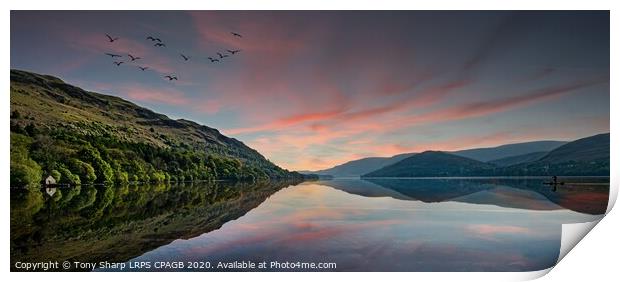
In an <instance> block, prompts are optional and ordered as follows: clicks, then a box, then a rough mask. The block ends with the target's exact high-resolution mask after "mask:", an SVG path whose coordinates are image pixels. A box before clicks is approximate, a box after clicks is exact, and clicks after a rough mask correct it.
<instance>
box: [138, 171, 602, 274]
mask: <svg viewBox="0 0 620 282" xmlns="http://www.w3.org/2000/svg"><path fill="white" fill-rule="evenodd" d="M353 184H354V182H353ZM545 201H546V202H545ZM481 203H482V204H481ZM509 203H510V205H509ZM517 207H519V208H517ZM550 207H552V208H551V210H549V208H550ZM594 217H596V216H591V215H585V214H580V213H577V212H574V211H570V210H566V209H564V208H562V207H560V206H557V205H555V204H553V203H551V202H550V201H549V200H548V199H546V198H545V197H542V196H540V195H538V194H535V193H533V192H531V191H521V190H513V189H509V188H506V187H501V186H498V187H497V188H492V189H485V190H484V191H481V192H477V193H474V194H470V195H468V196H466V197H462V198H458V199H456V200H455V201H447V202H438V203H424V202H420V201H415V200H397V199H393V198H391V197H371V198H369V197H364V196H360V195H355V194H349V193H347V192H344V191H340V190H336V189H333V188H331V187H328V186H324V185H315V184H304V185H300V186H295V187H289V188H287V189H283V190H281V191H279V192H278V193H276V194H274V195H273V196H271V197H270V198H269V199H268V200H267V201H265V202H264V203H263V204H262V205H260V206H259V207H258V208H256V209H254V210H252V211H250V212H249V213H248V214H246V215H245V216H244V217H242V218H240V219H238V220H236V221H232V222H229V223H227V224H225V225H224V226H223V227H222V228H221V229H219V230H216V231H213V232H210V233H207V234H203V235H202V236H200V237H197V238H194V239H190V240H187V241H175V242H173V243H172V244H170V245H168V246H164V247H161V248H159V249H157V250H155V251H153V252H151V253H147V254H145V255H144V256H143V257H142V258H141V259H149V258H153V257H159V258H164V259H169V258H171V257H182V258H187V259H196V260H204V259H210V260H221V261H233V260H294V261H297V260H300V261H330V262H336V263H338V270H351V271H372V270H401V271H441V270H443V271H484V270H494V271H518V270H539V269H544V268H547V267H549V266H551V265H553V263H554V262H555V260H556V259H557V255H558V253H559V246H560V236H561V224H563V223H567V222H577V221H583V220H590V219H593V218H594Z"/></svg>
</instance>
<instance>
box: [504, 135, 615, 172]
mask: <svg viewBox="0 0 620 282" xmlns="http://www.w3.org/2000/svg"><path fill="white" fill-rule="evenodd" d="M498 172H499V173H503V174H504V175H591V176H609V133H605V134H598V135H594V136H590V137H586V138H582V139H578V140H575V141H573V142H569V143H567V144H565V145H562V146H561V147H558V148H557V149H555V150H553V151H551V152H549V153H548V154H546V155H545V156H544V157H542V158H540V159H538V160H536V161H533V162H529V163H522V164H517V165H514V166H509V167H506V168H504V169H503V170H499V171H498Z"/></svg>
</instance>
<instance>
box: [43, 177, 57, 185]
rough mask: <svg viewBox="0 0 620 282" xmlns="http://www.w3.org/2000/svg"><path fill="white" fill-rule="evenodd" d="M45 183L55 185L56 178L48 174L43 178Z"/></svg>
mask: <svg viewBox="0 0 620 282" xmlns="http://www.w3.org/2000/svg"><path fill="white" fill-rule="evenodd" d="M45 185H56V179H54V177H52V176H51V175H49V176H48V177H47V178H45Z"/></svg>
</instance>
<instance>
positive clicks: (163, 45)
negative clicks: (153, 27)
mask: <svg viewBox="0 0 620 282" xmlns="http://www.w3.org/2000/svg"><path fill="white" fill-rule="evenodd" d="M154 46H157V47H166V44H164V43H155V45H154Z"/></svg>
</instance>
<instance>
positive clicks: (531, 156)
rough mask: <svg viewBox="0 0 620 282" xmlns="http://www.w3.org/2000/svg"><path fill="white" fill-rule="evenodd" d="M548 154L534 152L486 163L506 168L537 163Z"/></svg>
mask: <svg viewBox="0 0 620 282" xmlns="http://www.w3.org/2000/svg"><path fill="white" fill-rule="evenodd" d="M548 153H549V152H534V153H528V154H523V155H518V156H511V157H506V158H501V159H497V160H492V161H488V163H491V164H494V165H496V166H499V167H507V166H512V165H517V164H522V163H529V162H533V161H537V160H539V159H540V158H542V157H544V156H546V155H547V154H548Z"/></svg>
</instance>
